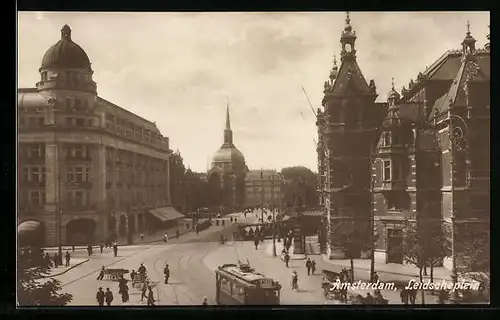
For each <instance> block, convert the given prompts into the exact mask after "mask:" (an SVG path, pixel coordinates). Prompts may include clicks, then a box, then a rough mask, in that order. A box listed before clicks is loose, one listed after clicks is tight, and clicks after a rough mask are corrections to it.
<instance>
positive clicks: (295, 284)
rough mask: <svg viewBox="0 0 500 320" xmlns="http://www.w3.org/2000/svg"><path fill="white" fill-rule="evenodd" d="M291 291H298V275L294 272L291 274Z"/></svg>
mask: <svg viewBox="0 0 500 320" xmlns="http://www.w3.org/2000/svg"><path fill="white" fill-rule="evenodd" d="M292 290H297V291H298V290H299V275H298V274H297V271H295V270H294V271H293V272H292Z"/></svg>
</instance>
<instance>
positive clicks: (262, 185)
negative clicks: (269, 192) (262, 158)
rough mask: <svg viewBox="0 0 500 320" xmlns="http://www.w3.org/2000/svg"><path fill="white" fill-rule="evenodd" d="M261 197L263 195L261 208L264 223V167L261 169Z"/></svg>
mask: <svg viewBox="0 0 500 320" xmlns="http://www.w3.org/2000/svg"><path fill="white" fill-rule="evenodd" d="M260 197H261V208H260V218H261V220H262V223H264V172H263V171H262V168H261V169H260Z"/></svg>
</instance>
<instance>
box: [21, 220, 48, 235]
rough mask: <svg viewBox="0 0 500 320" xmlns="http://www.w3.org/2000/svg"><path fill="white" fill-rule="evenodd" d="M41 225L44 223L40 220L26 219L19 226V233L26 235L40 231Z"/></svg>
mask: <svg viewBox="0 0 500 320" xmlns="http://www.w3.org/2000/svg"><path fill="white" fill-rule="evenodd" d="M41 227H42V224H41V223H40V222H39V221H35V220H29V221H24V222H21V223H20V224H19V225H18V226H17V234H18V235H26V234H29V233H33V232H36V231H38V230H39V229H40V228H41Z"/></svg>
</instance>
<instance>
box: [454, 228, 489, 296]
mask: <svg viewBox="0 0 500 320" xmlns="http://www.w3.org/2000/svg"><path fill="white" fill-rule="evenodd" d="M481 227H483V226H481ZM461 231H462V232H461V233H460V238H461V239H464V240H463V241H460V242H459V243H457V246H456V249H457V250H456V253H455V258H456V266H457V272H458V273H459V274H460V275H462V276H463V277H466V278H469V279H472V280H475V281H478V282H479V283H481V285H482V286H483V288H484V289H485V290H486V292H490V275H491V274H490V231H489V229H486V228H481V229H479V228H464V230H461Z"/></svg>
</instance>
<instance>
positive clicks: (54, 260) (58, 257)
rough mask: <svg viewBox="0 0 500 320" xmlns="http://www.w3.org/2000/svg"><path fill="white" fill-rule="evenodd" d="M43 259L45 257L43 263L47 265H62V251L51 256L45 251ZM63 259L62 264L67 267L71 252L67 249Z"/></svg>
mask: <svg viewBox="0 0 500 320" xmlns="http://www.w3.org/2000/svg"><path fill="white" fill-rule="evenodd" d="M44 259H45V263H46V264H47V265H48V266H49V267H55V268H57V267H60V266H62V265H63V254H62V252H61V254H59V252H56V253H54V255H53V256H52V257H51V256H50V254H49V253H48V252H46V253H45V256H44ZM64 260H65V263H64V266H66V267H69V265H70V261H71V254H70V253H69V251H66V253H65V254H64Z"/></svg>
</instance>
